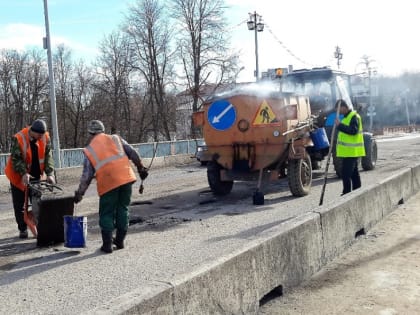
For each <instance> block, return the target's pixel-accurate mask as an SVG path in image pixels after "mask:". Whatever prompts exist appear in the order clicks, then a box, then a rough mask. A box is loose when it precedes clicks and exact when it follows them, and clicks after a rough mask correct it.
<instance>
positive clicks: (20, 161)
mask: <svg viewBox="0 0 420 315" xmlns="http://www.w3.org/2000/svg"><path fill="white" fill-rule="evenodd" d="M10 155H11V158H12V165H13V169H14V170H15V171H16V172H18V173H19V174H21V175H22V176H23V175H25V173H27V172H28V170H27V168H26V163H25V159H24V157H23V155H22V151H20V146H19V142H18V140H17V138H16V137H13V138H12V147H11V150H10ZM44 163H45V174H46V175H47V176H50V175H53V173H54V160H53V157H52V150H51V143H50V142H48V143H47V146H46V149H45V162H44Z"/></svg>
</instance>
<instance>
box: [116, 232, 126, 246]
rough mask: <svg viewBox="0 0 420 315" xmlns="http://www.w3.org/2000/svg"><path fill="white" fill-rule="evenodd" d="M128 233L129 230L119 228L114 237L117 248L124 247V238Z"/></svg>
mask: <svg viewBox="0 0 420 315" xmlns="http://www.w3.org/2000/svg"><path fill="white" fill-rule="evenodd" d="M126 235H127V231H124V230H117V235H116V236H115V238H114V240H113V241H114V244H115V246H117V249H123V248H124V240H125V236H126Z"/></svg>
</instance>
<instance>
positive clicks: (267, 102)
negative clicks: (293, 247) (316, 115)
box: [193, 84, 313, 204]
mask: <svg viewBox="0 0 420 315" xmlns="http://www.w3.org/2000/svg"><path fill="white" fill-rule="evenodd" d="M193 121H194V124H195V126H202V131H203V137H204V140H205V143H206V146H207V150H208V151H207V153H206V156H208V157H209V161H208V163H207V178H208V182H209V186H210V188H211V189H212V191H213V192H214V193H215V194H217V195H224V194H228V193H230V191H231V189H232V187H233V183H234V181H235V180H257V181H258V182H257V190H256V192H255V193H254V196H253V198H254V204H261V203H263V193H262V191H261V182H262V181H263V180H265V179H271V180H274V179H279V178H281V177H284V176H287V177H288V181H289V187H290V190H291V192H292V194H293V195H295V196H304V195H306V194H308V193H309V190H310V186H311V181H312V175H311V159H310V157H309V156H308V154H307V152H306V147H307V146H312V145H313V143H312V141H311V138H310V135H309V132H310V131H311V130H312V118H311V110H310V104H309V100H308V98H307V97H306V96H300V95H294V94H285V93H280V92H273V91H271V92H265V91H264V88H263V86H262V85H258V84H256V85H255V86H253V87H252V88H248V89H238V90H234V91H232V92H228V93H224V94H220V95H216V96H214V97H212V98H211V99H209V100H207V101H205V102H204V103H203V110H202V111H200V112H196V113H194V115H193Z"/></svg>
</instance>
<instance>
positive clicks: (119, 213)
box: [74, 120, 148, 253]
mask: <svg viewBox="0 0 420 315" xmlns="http://www.w3.org/2000/svg"><path fill="white" fill-rule="evenodd" d="M88 132H89V134H90V135H91V136H92V137H91V139H90V142H89V145H88V146H87V147H86V148H84V150H83V153H84V155H85V159H84V161H83V173H82V176H81V177H80V183H79V188H78V189H77V190H76V191H75V194H74V202H75V203H78V202H80V201H81V200H82V198H83V195H84V194H85V192H86V190H87V189H88V187H89V185H90V182H91V181H92V179H93V178H94V177H95V178H96V183H97V190H98V195H99V226H100V228H101V233H102V242H103V244H102V247H101V250H102V251H103V252H105V253H112V250H113V248H112V243H114V244H115V246H116V248H117V249H122V248H124V239H125V236H126V234H127V230H128V221H129V218H128V216H129V214H128V207H129V205H130V201H131V192H132V185H133V183H134V182H135V181H136V176H135V174H134V171H133V169H132V168H131V165H130V161H129V160H131V161H132V162H133V163H134V165H135V166H136V167H137V171H138V173H139V175H140V178H141V179H142V180H144V179H145V178H146V177H147V175H148V171H147V169H146V168H145V167H144V166H143V164H142V162H141V159H140V156H139V154H138V153H137V151H136V150H135V149H134V148H133V147H132V146H131V145H129V144H128V143H127V142H126V141H125V140H124V139H122V138H121V137H120V136H118V135H115V134H113V135H108V134H105V127H104V124H103V123H102V122H101V121H99V120H92V121H90V122H89V123H88ZM115 228H116V230H117V231H116V235H115V239H113V238H112V233H113V231H114V229H115Z"/></svg>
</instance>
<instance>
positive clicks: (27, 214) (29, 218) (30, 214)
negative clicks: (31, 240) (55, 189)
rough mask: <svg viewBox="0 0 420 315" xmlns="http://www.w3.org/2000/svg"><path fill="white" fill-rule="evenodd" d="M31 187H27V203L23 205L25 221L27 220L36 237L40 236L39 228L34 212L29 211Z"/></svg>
mask: <svg viewBox="0 0 420 315" xmlns="http://www.w3.org/2000/svg"><path fill="white" fill-rule="evenodd" d="M28 201H29V187H28V186H26V188H25V203H24V206H23V221H25V223H26V225H27V226H28V227H29V229H30V230H31V232H32V234H33V236H34V237H37V236H38V229H37V227H36V220H35V218H34V214H33V212H32V211H28V207H29V202H28Z"/></svg>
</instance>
